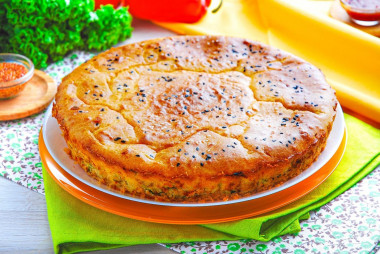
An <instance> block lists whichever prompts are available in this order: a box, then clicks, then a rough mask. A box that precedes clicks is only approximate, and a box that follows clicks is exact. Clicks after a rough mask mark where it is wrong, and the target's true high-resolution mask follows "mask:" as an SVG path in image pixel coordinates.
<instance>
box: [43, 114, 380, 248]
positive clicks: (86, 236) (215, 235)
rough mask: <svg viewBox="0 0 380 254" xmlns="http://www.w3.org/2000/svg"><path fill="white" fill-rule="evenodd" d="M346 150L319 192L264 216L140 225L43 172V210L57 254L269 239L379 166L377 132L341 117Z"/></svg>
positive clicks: (291, 228) (379, 137)
mask: <svg viewBox="0 0 380 254" xmlns="http://www.w3.org/2000/svg"><path fill="white" fill-rule="evenodd" d="M345 121H346V126H347V147H346V152H345V154H344V156H343V158H342V161H341V162H340V164H339V166H338V167H337V168H336V170H335V171H334V173H333V174H332V175H331V176H330V177H329V178H328V179H327V180H326V181H325V182H324V183H323V184H321V185H320V186H319V187H318V188H316V189H315V190H314V191H312V192H311V193H309V194H308V195H306V196H304V197H303V198H301V199H299V200H297V201H296V202H293V203H291V204H289V205H287V206H285V207H283V208H280V209H278V210H276V211H273V212H271V213H268V214H266V215H263V216H259V217H255V218H249V219H244V220H240V221H236V222H228V223H219V224H208V225H199V226H198V225H167V224H158V223H150V222H143V221H138V220H133V219H128V218H124V217H121V216H117V215H113V214H110V213H107V212H104V211H102V210H99V209H97V208H94V207H92V206H90V205H87V204H86V203H83V202H82V201H80V200H78V199H76V198H75V197H73V196H71V195H70V194H68V193H67V192H65V191H64V190H63V189H61V188H60V187H59V185H58V184H57V183H55V182H54V180H53V179H52V178H51V177H50V176H49V174H48V173H47V172H46V170H45V169H43V175H44V183H45V192H46V203H47V211H48V217H49V222H50V228H51V233H52V238H53V244H54V248H55V252H56V253H75V252H80V251H92V250H101V249H111V248H118V247H123V246H128V245H134V244H149V243H177V242H188V241H215V240H236V239H247V238H250V239H256V240H260V241H269V240H270V239H272V238H274V237H276V236H279V235H283V234H288V233H296V232H299V231H300V230H301V228H300V224H299V221H300V220H302V219H307V218H308V216H309V211H311V210H313V209H316V208H318V207H320V206H322V205H324V204H326V203H327V202H329V201H330V200H332V199H333V198H335V197H336V196H338V195H339V194H341V193H342V192H344V191H345V190H347V189H349V188H350V187H351V186H353V185H354V184H355V183H357V182H358V181H359V180H360V179H362V178H363V177H365V176H366V175H367V174H368V173H370V172H371V171H372V170H373V169H374V168H376V167H377V166H378V165H379V164H380V156H379V155H380V130H379V129H376V128H374V127H372V126H370V125H368V124H366V123H364V122H362V121H360V120H358V119H356V118H354V117H352V116H350V115H347V114H345Z"/></svg>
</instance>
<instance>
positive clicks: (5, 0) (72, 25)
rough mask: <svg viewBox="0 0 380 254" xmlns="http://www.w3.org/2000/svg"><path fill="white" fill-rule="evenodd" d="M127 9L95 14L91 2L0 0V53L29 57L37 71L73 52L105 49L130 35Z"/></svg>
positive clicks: (87, 0)
mask: <svg viewBox="0 0 380 254" xmlns="http://www.w3.org/2000/svg"><path fill="white" fill-rule="evenodd" d="M131 22H132V17H131V15H130V14H129V13H128V10H127V8H125V7H122V8H119V9H117V10H115V9H114V8H113V7H112V6H111V5H106V6H102V7H101V8H100V9H98V10H96V11H94V1H93V0H0V52H7V53H19V54H22V55H25V56H27V57H29V58H30V59H31V60H32V61H33V63H34V65H35V66H36V68H44V67H46V66H47V63H48V61H58V60H61V59H62V58H63V57H64V56H65V55H66V54H67V53H68V52H70V51H72V50H77V49H78V50H97V51H101V50H105V49H108V48H110V47H111V46H113V45H115V44H117V43H118V42H120V41H122V40H125V39H126V38H128V37H130V36H131V33H132V27H131Z"/></svg>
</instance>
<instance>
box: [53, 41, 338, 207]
mask: <svg viewBox="0 0 380 254" xmlns="http://www.w3.org/2000/svg"><path fill="white" fill-rule="evenodd" d="M336 106H337V100H336V97H335V93H334V91H333V90H332V89H331V87H330V86H329V85H328V84H327V82H326V81H325V78H324V76H323V74H322V73H321V72H320V70H318V69H317V68H316V67H314V66H313V65H311V64H309V63H307V62H305V61H304V60H302V59H300V58H298V57H295V56H293V55H291V54H289V53H286V52H284V51H280V50H278V49H274V48H272V47H269V46H266V45H263V44H261V43H258V42H253V41H249V40H245V39H239V38H232V37H222V36H177V37H167V38H160V39H155V40H149V41H144V42H140V43H134V44H129V45H125V46H123V47H119V48H112V49H110V50H108V51H106V52H104V53H101V54H100V55H98V56H96V57H94V58H93V59H91V60H89V61H88V62H86V63H84V64H82V65H81V66H79V67H78V68H77V69H75V70H74V71H73V72H72V73H71V74H69V75H68V76H66V77H65V78H64V79H63V81H62V84H61V85H60V86H59V88H58V93H57V95H56V102H55V104H54V106H53V116H54V117H55V118H57V121H58V123H59V125H60V128H61V130H62V132H63V135H64V138H65V140H66V142H67V144H68V147H69V150H70V155H71V157H72V158H73V159H74V160H75V161H76V162H78V163H79V165H81V167H82V168H83V169H84V170H86V172H87V173H88V174H89V175H91V176H92V177H94V178H96V179H97V180H98V181H99V182H101V183H103V184H106V185H107V186H109V187H110V188H114V189H117V190H119V191H121V192H122V193H125V194H127V195H132V196H136V197H142V198H148V199H155V200H158V201H167V202H209V201H220V200H229V199H236V198H240V197H244V196H248V195H252V194H254V193H257V192H260V191H263V190H267V189H270V188H273V187H275V186H277V185H279V184H281V183H283V182H285V181H287V180H289V179H290V178H292V177H294V176H296V175H298V174H299V173H301V172H302V171H303V170H305V169H307V168H308V167H309V166H310V165H311V164H312V163H313V161H314V160H315V159H316V158H317V157H318V155H319V154H320V152H321V151H322V150H323V148H324V147H325V144H326V139H327V137H328V135H329V132H330V130H331V127H332V123H333V121H334V118H335V114H336Z"/></svg>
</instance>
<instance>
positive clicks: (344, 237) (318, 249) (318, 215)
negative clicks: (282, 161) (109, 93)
mask: <svg viewBox="0 0 380 254" xmlns="http://www.w3.org/2000/svg"><path fill="white" fill-rule="evenodd" d="M127 42H128V41H127ZM93 55H94V54H93V53H87V52H74V53H72V54H71V55H69V56H67V57H66V58H65V59H64V60H62V61H59V62H57V63H54V64H51V65H50V66H49V67H48V68H47V69H46V70H45V72H46V73H48V74H49V75H50V76H52V77H53V78H54V79H55V81H56V82H57V83H58V84H59V83H60V80H61V78H62V77H64V76H65V75H66V74H68V73H69V72H71V70H72V69H73V68H75V67H76V66H78V65H79V64H81V63H82V62H84V61H85V60H87V59H89V58H91V57H92V56H93ZM43 117H44V112H41V113H39V114H36V115H33V116H30V117H27V118H24V119H20V120H14V121H5V122H0V161H1V168H0V176H2V177H5V178H7V179H9V180H11V181H14V182H17V183H18V184H20V185H23V186H25V187H27V188H29V189H31V190H32V191H36V192H38V193H41V194H42V195H43V194H44V183H43V179H42V168H41V165H42V164H41V159H40V157H39V153H38V135H39V131H40V128H41V125H42V121H43ZM379 186H380V169H379V168H377V169H376V170H375V171H373V172H372V173H371V174H370V175H368V176H367V177H366V178H364V179H363V180H362V181H360V182H359V183H358V184H356V185H355V186H354V187H353V188H351V189H349V190H348V191H346V192H345V193H343V194H342V195H340V196H339V197H337V198H336V199H334V200H333V201H332V202H330V203H328V204H327V205H325V206H323V207H321V208H320V209H319V210H318V211H314V212H312V213H311V217H310V219H308V220H305V221H303V222H302V223H301V228H302V230H301V232H300V233H298V234H295V235H285V236H282V237H276V238H275V239H272V240H271V241H270V242H259V241H254V240H240V241H216V242H191V243H180V244H167V245H165V246H166V247H167V248H170V249H171V250H174V251H177V252H180V253H210V254H216V253H296V254H301V253H347V254H351V253H363V254H364V253H375V252H376V249H377V248H379V247H380V246H379V240H380V189H379Z"/></svg>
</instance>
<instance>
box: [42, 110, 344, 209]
mask: <svg viewBox="0 0 380 254" xmlns="http://www.w3.org/2000/svg"><path fill="white" fill-rule="evenodd" d="M51 108H52V105H50V107H49V108H48V110H47V112H46V115H45V118H44V123H43V127H42V135H43V139H44V142H45V144H46V147H47V149H48V151H49V153H50V154H51V156H52V157H53V158H54V160H55V161H56V162H57V163H58V164H59V165H60V166H61V167H62V168H63V169H64V170H66V171H67V172H68V173H69V174H70V175H72V176H73V177H75V178H76V179H78V180H79V181H81V182H83V183H84V184H87V185H89V186H91V187H93V188H95V189H97V190H99V191H103V192H105V193H107V194H110V195H114V196H117V197H120V198H124V199H128V200H132V201H136V202H143V203H148V204H155V205H164V206H181V207H192V206H197V207H198V206H215V205H227V204H232V203H238V202H244V201H248V200H252V199H257V198H261V197H264V196H268V195H271V194H274V193H277V192H279V191H282V190H285V189H287V188H289V187H291V186H293V185H295V184H297V183H299V182H301V181H303V180H305V179H306V178H308V177H310V176H311V175H312V174H314V173H315V172H317V171H318V170H319V169H320V168H321V167H322V166H323V165H325V164H326V163H327V162H328V161H329V160H330V159H331V157H332V156H333V155H334V154H335V152H336V151H337V149H338V147H339V145H340V143H341V141H342V139H343V134H344V128H345V124H344V117H343V111H342V108H341V107H340V105H338V107H337V115H336V118H335V121H334V124H333V127H332V130H331V133H330V136H329V137H328V139H327V144H326V147H325V149H324V150H323V152H322V153H321V154H320V156H319V157H318V159H317V160H316V161H315V162H314V163H313V164H312V165H311V166H310V167H309V168H308V169H307V170H305V171H303V172H302V173H301V174H300V175H298V176H297V177H294V178H292V179H291V180H289V181H287V182H285V183H284V184H282V185H280V186H278V187H276V188H273V189H270V190H267V191H263V192H260V193H257V194H254V195H252V196H249V197H245V198H240V199H236V200H229V201H223V202H210V203H199V204H198V203H168V202H158V201H152V200H149V199H142V198H136V197H132V196H128V195H126V194H122V193H120V192H118V191H116V190H113V189H111V188H109V187H108V186H106V185H104V184H100V183H98V182H97V181H96V180H95V179H93V178H92V177H90V176H89V175H87V173H86V172H85V171H84V170H83V169H82V168H81V167H80V166H79V165H78V164H77V163H75V162H74V161H73V160H72V159H71V158H70V156H68V154H67V153H66V152H65V148H67V144H66V141H65V139H64V138H63V136H62V132H61V130H60V128H59V125H58V123H57V121H56V119H55V118H53V117H52V116H51Z"/></svg>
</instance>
